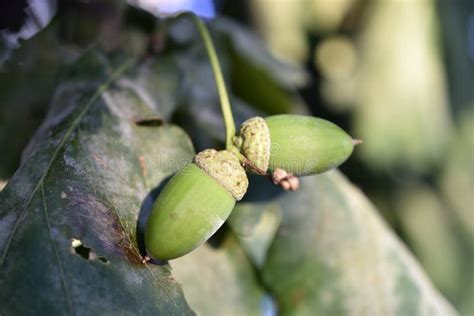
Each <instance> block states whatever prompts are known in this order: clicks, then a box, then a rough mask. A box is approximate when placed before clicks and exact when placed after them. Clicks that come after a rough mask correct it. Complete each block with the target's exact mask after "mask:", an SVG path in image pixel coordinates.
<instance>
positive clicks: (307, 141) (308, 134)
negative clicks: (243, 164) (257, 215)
mask: <svg viewBox="0 0 474 316" xmlns="http://www.w3.org/2000/svg"><path fill="white" fill-rule="evenodd" d="M359 142H360V141H358V140H353V139H352V138H351V137H350V136H349V135H348V134H347V133H346V132H344V130H342V129H341V128H340V127H338V126H337V125H335V124H333V123H331V122H329V121H326V120H323V119H320V118H315V117H311V116H302V115H292V114H282V115H273V116H269V117H267V118H265V119H263V118H261V117H254V118H251V119H249V120H247V121H245V122H244V123H243V124H242V126H241V128H240V132H239V135H238V137H236V138H234V143H235V145H236V146H237V147H238V148H239V150H240V152H241V153H242V154H243V155H244V156H245V157H246V158H247V159H249V160H250V161H251V162H252V163H253V164H254V165H255V166H256V167H257V168H259V169H261V170H263V171H267V170H268V169H269V170H271V171H274V170H276V169H283V170H286V171H288V172H289V173H292V174H294V175H295V176H302V175H309V174H316V173H321V172H324V171H327V170H329V169H332V168H335V167H337V166H339V165H340V164H342V163H343V162H344V161H345V160H346V159H347V158H349V156H350V155H351V153H352V151H353V149H354V145H356V144H357V143H359Z"/></svg>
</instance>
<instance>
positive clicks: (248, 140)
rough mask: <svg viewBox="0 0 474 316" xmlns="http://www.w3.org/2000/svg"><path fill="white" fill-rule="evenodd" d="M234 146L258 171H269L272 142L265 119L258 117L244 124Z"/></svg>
mask: <svg viewBox="0 0 474 316" xmlns="http://www.w3.org/2000/svg"><path fill="white" fill-rule="evenodd" d="M234 144H235V145H236V146H237V147H238V148H239V150H240V152H241V153H242V154H243V155H244V156H245V157H246V158H247V159H248V160H250V161H252V162H253V164H254V165H255V166H256V167H257V168H258V169H261V170H263V171H267V169H268V164H269V162H270V148H271V140H270V130H269V129H268V125H267V123H266V122H265V120H264V119H263V118H261V117H259V116H256V117H252V118H251V119H248V120H246V121H245V122H243V123H242V125H241V127H240V131H239V136H238V137H236V138H235V139H234Z"/></svg>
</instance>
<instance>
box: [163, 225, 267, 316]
mask: <svg viewBox="0 0 474 316" xmlns="http://www.w3.org/2000/svg"><path fill="white" fill-rule="evenodd" d="M220 233H221V232H220ZM216 237H218V236H216ZM170 264H171V267H172V269H173V270H172V272H173V276H174V277H175V278H176V280H177V281H178V283H180V284H181V285H182V287H183V292H184V294H185V296H186V299H187V300H188V302H189V304H190V306H191V308H192V309H193V310H194V311H196V313H198V314H199V315H262V314H263V312H264V308H265V307H266V305H265V296H264V294H265V293H264V291H263V289H262V288H261V286H260V285H259V283H258V280H257V277H256V275H255V271H254V270H253V267H252V265H251V263H250V262H249V260H248V259H247V257H246V255H245V253H244V251H243V250H242V249H241V248H240V245H239V244H238V242H237V241H236V239H235V238H234V237H233V236H232V234H227V235H225V236H224V237H223V240H221V241H216V240H215V239H214V240H211V243H206V244H205V245H203V246H201V247H199V248H198V249H196V250H195V251H193V252H191V253H190V254H189V255H186V256H184V257H181V258H178V259H175V260H172V261H171V262H170Z"/></svg>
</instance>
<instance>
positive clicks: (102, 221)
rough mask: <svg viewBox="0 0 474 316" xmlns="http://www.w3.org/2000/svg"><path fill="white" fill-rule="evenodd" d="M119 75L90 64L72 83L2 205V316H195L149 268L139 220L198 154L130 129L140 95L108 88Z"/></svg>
mask: <svg viewBox="0 0 474 316" xmlns="http://www.w3.org/2000/svg"><path fill="white" fill-rule="evenodd" d="M127 64H128V65H131V63H130V61H128V62H127ZM127 64H126V65H127ZM124 67H125V66H124V65H122V66H119V68H118V69H119V70H115V71H113V72H111V68H110V66H109V65H108V64H107V60H106V58H105V57H104V56H102V55H100V54H97V53H94V52H91V53H89V54H88V55H87V56H85V57H84V58H82V59H81V61H80V62H79V63H78V64H77V65H76V66H75V67H74V68H73V69H72V70H70V71H69V72H68V77H67V78H68V79H67V80H66V81H64V82H63V83H62V84H61V85H60V86H59V87H58V89H57V92H56V94H55V97H54V100H53V102H52V106H51V112H50V113H49V115H48V117H47V119H46V120H45V122H44V123H43V125H42V126H41V128H40V129H39V130H38V132H37V133H36V135H35V137H34V138H33V139H32V141H31V143H30V146H29V147H28V151H27V152H26V154H25V156H24V161H23V163H22V165H21V167H20V169H19V170H18V171H17V172H16V174H15V175H14V176H13V178H11V179H10V181H9V183H8V185H7V187H6V188H5V189H4V191H3V192H1V193H0V194H1V195H0V203H1V211H0V212H1V213H0V223H1V227H0V265H1V269H0V302H1V304H0V313H1V314H2V315H13V314H22V315H26V314H44V315H57V314H85V315H93V314H101V315H112V314H117V313H119V314H130V315H136V314H155V315H156V314H161V315H182V314H192V311H191V310H190V309H189V307H188V305H187V303H186V302H185V300H184V297H183V295H182V292H181V290H180V288H179V287H178V286H177V285H176V283H175V282H174V281H173V280H172V279H171V277H170V272H169V267H168V266H156V265H149V264H143V263H142V255H141V254H140V252H139V249H138V245H137V240H140V239H141V238H142V237H141V236H140V234H141V231H140V230H139V231H138V234H137V218H138V217H139V210H140V208H141V206H142V204H143V203H145V202H144V201H146V197H147V196H149V195H150V191H151V190H152V189H153V188H155V187H156V186H157V185H159V184H160V183H161V181H162V180H163V179H165V178H166V177H168V176H169V175H171V174H172V173H173V172H174V171H176V170H177V169H178V167H179V166H180V164H181V163H182V162H183V161H189V159H190V158H191V157H192V155H193V148H192V145H191V143H190V141H189V139H188V138H187V136H186V135H185V133H184V132H183V131H182V130H180V129H179V128H177V127H174V126H168V125H164V126H161V127H143V126H138V125H136V124H135V121H134V120H135V118H136V117H139V116H141V115H143V114H144V113H146V111H145V110H144V107H143V103H141V102H140V97H139V95H137V94H136V93H134V92H133V91H130V90H129V89H124V88H122V87H121V86H120V85H116V84H114V83H113V82H112V80H113V79H117V78H118V77H119V76H120V71H123V70H124V69H125V68H124ZM122 80H125V79H122ZM140 216H142V215H141V214H140Z"/></svg>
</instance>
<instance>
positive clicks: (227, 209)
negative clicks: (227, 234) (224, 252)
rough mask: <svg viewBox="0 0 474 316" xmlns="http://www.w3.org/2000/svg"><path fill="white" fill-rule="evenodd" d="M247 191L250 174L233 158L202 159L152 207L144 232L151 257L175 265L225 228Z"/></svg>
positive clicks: (208, 155) (207, 153)
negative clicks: (179, 259)
mask: <svg viewBox="0 0 474 316" xmlns="http://www.w3.org/2000/svg"><path fill="white" fill-rule="evenodd" d="M247 187H248V179H247V175H246V173H245V170H244V168H243V167H242V166H241V165H240V162H239V160H238V158H237V157H236V156H235V155H234V154H233V153H231V152H229V151H226V150H222V151H216V150H214V149H207V150H204V151H202V152H200V153H198V154H197V155H196V156H195V157H194V160H193V162H191V163H188V164H187V165H186V166H185V167H184V168H183V169H181V170H180V171H179V172H178V173H176V174H175V175H174V176H173V177H172V178H171V180H170V181H169V182H168V183H167V184H166V185H165V187H164V188H163V191H162V192H161V193H160V195H159V196H158V198H157V199H156V201H155V203H154V204H153V210H152V213H151V215H150V217H149V219H148V222H147V226H146V230H145V245H146V250H147V254H148V256H150V257H151V258H154V259H160V260H170V259H174V258H178V257H181V256H183V255H185V254H187V253H189V252H191V251H192V250H194V249H196V248H197V247H198V246H200V245H201V244H202V243H204V242H205V241H206V240H207V239H209V237H211V236H212V235H213V234H214V233H215V232H216V231H217V230H218V229H219V227H221V226H222V224H223V223H224V222H225V221H226V219H227V218H228V217H229V215H230V213H231V212H232V209H233V208H234V205H235V202H236V201H239V200H240V199H242V197H243V196H244V194H245V192H246V191H247Z"/></svg>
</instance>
